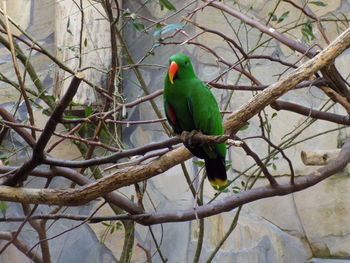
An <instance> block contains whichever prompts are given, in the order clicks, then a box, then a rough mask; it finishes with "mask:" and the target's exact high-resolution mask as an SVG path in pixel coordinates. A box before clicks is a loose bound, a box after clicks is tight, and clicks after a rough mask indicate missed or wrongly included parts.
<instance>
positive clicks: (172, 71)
mask: <svg viewBox="0 0 350 263" xmlns="http://www.w3.org/2000/svg"><path fill="white" fill-rule="evenodd" d="M178 68H179V66H178V65H177V64H176V62H175V61H172V62H171V63H170V66H169V71H168V75H169V80H170V83H171V84H174V80H173V79H174V76H175V74H176V72H177V70H178Z"/></svg>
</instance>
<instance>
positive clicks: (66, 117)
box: [63, 115, 79, 120]
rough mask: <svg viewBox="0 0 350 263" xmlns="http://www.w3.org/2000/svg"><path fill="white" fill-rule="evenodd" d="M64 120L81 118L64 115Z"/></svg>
mask: <svg viewBox="0 0 350 263" xmlns="http://www.w3.org/2000/svg"><path fill="white" fill-rule="evenodd" d="M63 118H64V119H70V120H71V119H79V116H76V115H64V117H63Z"/></svg>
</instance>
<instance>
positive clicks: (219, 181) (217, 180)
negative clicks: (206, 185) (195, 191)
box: [209, 178, 228, 188]
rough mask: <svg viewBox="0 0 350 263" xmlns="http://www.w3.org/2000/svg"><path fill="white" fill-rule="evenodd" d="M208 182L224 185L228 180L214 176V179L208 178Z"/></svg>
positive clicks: (216, 185)
mask: <svg viewBox="0 0 350 263" xmlns="http://www.w3.org/2000/svg"><path fill="white" fill-rule="evenodd" d="M209 182H210V184H211V185H212V186H213V187H214V188H215V187H218V186H219V187H220V186H226V185H227V184H228V180H227V179H226V180H221V179H220V178H215V179H214V180H209Z"/></svg>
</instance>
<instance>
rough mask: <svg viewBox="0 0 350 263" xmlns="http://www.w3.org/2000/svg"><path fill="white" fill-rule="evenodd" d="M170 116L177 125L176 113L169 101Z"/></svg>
mask: <svg viewBox="0 0 350 263" xmlns="http://www.w3.org/2000/svg"><path fill="white" fill-rule="evenodd" d="M168 117H169V118H170V121H171V122H172V123H173V124H174V125H175V124H176V115H175V111H174V109H173V107H171V105H170V104H169V103H168Z"/></svg>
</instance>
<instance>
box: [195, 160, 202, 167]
mask: <svg viewBox="0 0 350 263" xmlns="http://www.w3.org/2000/svg"><path fill="white" fill-rule="evenodd" d="M192 162H193V164H195V165H197V166H199V167H203V166H204V162H203V161H192Z"/></svg>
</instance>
